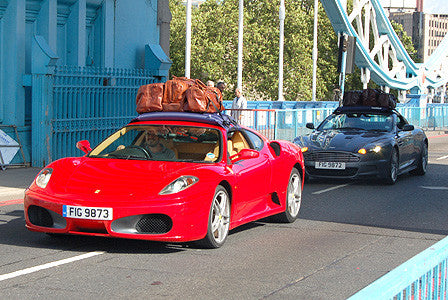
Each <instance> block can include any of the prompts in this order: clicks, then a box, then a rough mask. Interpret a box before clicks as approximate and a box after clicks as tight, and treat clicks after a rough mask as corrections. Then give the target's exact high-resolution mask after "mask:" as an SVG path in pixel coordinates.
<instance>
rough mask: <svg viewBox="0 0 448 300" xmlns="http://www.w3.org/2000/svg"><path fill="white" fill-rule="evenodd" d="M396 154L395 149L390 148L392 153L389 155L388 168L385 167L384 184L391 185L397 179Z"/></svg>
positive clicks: (397, 165)
mask: <svg viewBox="0 0 448 300" xmlns="http://www.w3.org/2000/svg"><path fill="white" fill-rule="evenodd" d="M398 168H399V164H398V152H397V150H396V149H395V148H392V153H391V155H390V161H389V166H388V167H387V174H386V177H385V178H384V182H385V183H386V184H389V185H392V184H395V182H397V178H398Z"/></svg>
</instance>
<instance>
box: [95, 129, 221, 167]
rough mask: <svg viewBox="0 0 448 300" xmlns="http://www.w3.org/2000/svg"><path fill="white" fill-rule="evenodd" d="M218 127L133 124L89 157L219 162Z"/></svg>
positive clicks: (114, 135)
mask: <svg viewBox="0 0 448 300" xmlns="http://www.w3.org/2000/svg"><path fill="white" fill-rule="evenodd" d="M219 136H220V132H219V130H217V129H213V128H206V127H193V126H174V125H130V126H126V127H123V128H122V129H120V130H118V131H117V132H115V133H114V134H112V135H111V136H109V137H108V138H107V139H105V140H104V141H103V142H101V143H100V144H99V145H98V146H97V147H96V148H95V149H93V150H92V151H91V152H90V153H89V155H88V156H89V157H101V158H114V159H127V160H129V159H136V160H157V161H186V162H216V161H218V159H219V157H220V154H221V148H222V147H221V142H220V141H221V139H220V138H219Z"/></svg>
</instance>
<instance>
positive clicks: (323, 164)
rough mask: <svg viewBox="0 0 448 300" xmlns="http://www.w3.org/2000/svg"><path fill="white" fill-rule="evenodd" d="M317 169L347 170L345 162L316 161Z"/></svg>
mask: <svg viewBox="0 0 448 300" xmlns="http://www.w3.org/2000/svg"><path fill="white" fill-rule="evenodd" d="M315 168H316V169H332V170H345V163H344V162H331V161H316V164H315Z"/></svg>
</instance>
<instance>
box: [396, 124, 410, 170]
mask: <svg viewBox="0 0 448 300" xmlns="http://www.w3.org/2000/svg"><path fill="white" fill-rule="evenodd" d="M396 120H397V122H396V126H397V135H396V139H397V144H398V149H399V152H400V158H399V159H400V169H402V168H405V167H407V166H408V165H409V164H411V163H412V160H411V159H412V153H413V141H412V139H413V138H412V136H413V135H412V131H405V130H403V128H404V126H405V125H407V124H408V122H407V121H406V119H404V118H403V117H402V116H399V115H397V116H396Z"/></svg>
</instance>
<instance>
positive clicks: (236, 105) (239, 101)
mask: <svg viewBox="0 0 448 300" xmlns="http://www.w3.org/2000/svg"><path fill="white" fill-rule="evenodd" d="M242 109H247V101H246V98H244V96H243V93H242V92H241V90H240V89H239V88H236V89H235V98H234V99H233V102H232V112H231V115H232V117H233V118H234V119H235V121H237V122H238V123H239V124H244V123H245V120H244V119H245V118H244V116H245V112H244V111H242Z"/></svg>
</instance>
